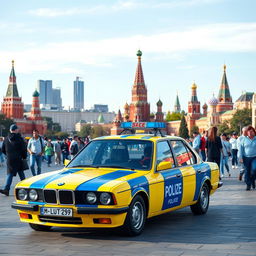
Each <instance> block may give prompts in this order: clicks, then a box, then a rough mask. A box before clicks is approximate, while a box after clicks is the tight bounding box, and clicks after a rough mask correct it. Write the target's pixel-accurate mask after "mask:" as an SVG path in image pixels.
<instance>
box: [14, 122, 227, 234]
mask: <svg viewBox="0 0 256 256" xmlns="http://www.w3.org/2000/svg"><path fill="white" fill-rule="evenodd" d="M122 127H123V128H125V129H126V130H127V129H128V130H130V131H133V128H138V129H140V130H141V129H153V133H152V134H135V133H133V132H132V133H131V134H121V135H118V136H106V137H100V138H97V139H94V140H92V141H91V142H90V143H89V144H88V145H87V146H86V147H85V148H84V149H83V150H82V151H81V152H79V153H78V154H77V156H76V157H75V158H74V159H73V160H72V161H71V162H70V163H69V164H68V165H67V166H66V167H65V168H64V169H63V170H59V171H54V172H48V173H45V174H41V175H39V176H34V177H31V178H28V179H26V180H23V181H21V182H19V183H18V184H17V185H16V187H15V196H16V202H14V203H13V204H12V208H14V209H17V210H18V214H19V217H20V220H21V221H22V222H27V223H29V225H30V226H31V228H33V229H34V230H37V231H48V230H50V229H51V228H52V227H75V228H77V227H86V228H116V227H122V229H123V230H124V231H125V232H126V233H127V234H129V235H139V234H140V233H141V232H142V231H143V229H144V225H145V222H146V219H147V218H150V217H153V216H156V215H160V214H163V213H167V212H170V211H173V210H177V209H180V208H183V207H186V206H190V208H191V210H192V212H193V213H194V214H205V213H206V212H207V210H208V206H209V196H210V195H211V194H212V193H214V192H215V191H216V189H217V188H219V187H220V186H221V185H222V183H221V182H220V181H219V169H218V166H217V164H215V163H207V162H202V160H201V159H200V157H199V156H198V154H197V153H196V152H195V151H194V150H193V149H192V148H191V147H190V145H189V144H188V143H187V142H186V141H185V140H183V139H182V138H179V137H174V136H164V135H163V134H162V133H161V130H160V129H161V128H164V127H165V124H164V123H130V122H128V123H123V124H122ZM158 132H160V134H158Z"/></svg>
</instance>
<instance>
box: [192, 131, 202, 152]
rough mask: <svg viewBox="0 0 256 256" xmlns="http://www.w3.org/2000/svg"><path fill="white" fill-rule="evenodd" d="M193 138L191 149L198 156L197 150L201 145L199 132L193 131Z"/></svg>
mask: <svg viewBox="0 0 256 256" xmlns="http://www.w3.org/2000/svg"><path fill="white" fill-rule="evenodd" d="M193 138H194V139H193V142H192V147H193V149H194V150H195V151H196V152H197V153H198V154H199V149H200V144H201V136H200V134H199V132H197V131H194V132H193Z"/></svg>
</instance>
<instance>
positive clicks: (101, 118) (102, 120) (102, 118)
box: [98, 114, 105, 124]
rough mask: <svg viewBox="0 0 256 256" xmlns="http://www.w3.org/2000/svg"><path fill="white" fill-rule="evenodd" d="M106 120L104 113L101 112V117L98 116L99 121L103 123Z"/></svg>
mask: <svg viewBox="0 0 256 256" xmlns="http://www.w3.org/2000/svg"><path fill="white" fill-rule="evenodd" d="M104 122H105V119H104V117H103V115H102V114H100V115H99V117H98V123H99V124H103V123H104Z"/></svg>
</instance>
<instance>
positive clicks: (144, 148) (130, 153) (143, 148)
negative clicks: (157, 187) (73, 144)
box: [68, 139, 153, 170]
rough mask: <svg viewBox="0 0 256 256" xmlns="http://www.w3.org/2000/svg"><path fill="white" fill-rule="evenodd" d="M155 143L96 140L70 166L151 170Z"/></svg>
mask: <svg viewBox="0 0 256 256" xmlns="http://www.w3.org/2000/svg"><path fill="white" fill-rule="evenodd" d="M152 151H153V143H152V142H151V141H144V140H118V139H116V140H94V141H91V142H90V143H89V144H88V145H87V146H86V147H85V148H84V149H83V150H82V151H81V152H79V154H78V155H77V156H76V157H75V158H74V159H73V160H72V161H71V162H70V163H69V165H68V167H95V168H98V167H104V168H122V169H132V170H133V169H137V170H150V168H151V163H152V153H153V152H152Z"/></svg>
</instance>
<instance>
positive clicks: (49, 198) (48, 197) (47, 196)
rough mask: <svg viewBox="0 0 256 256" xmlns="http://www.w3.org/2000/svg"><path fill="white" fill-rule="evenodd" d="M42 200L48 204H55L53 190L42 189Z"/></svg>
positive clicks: (55, 197) (55, 198) (55, 199)
mask: <svg viewBox="0 0 256 256" xmlns="http://www.w3.org/2000/svg"><path fill="white" fill-rule="evenodd" d="M44 201H45V202H46V203H49V204H56V203H57V196H56V191H55V190H49V189H45V190H44Z"/></svg>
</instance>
